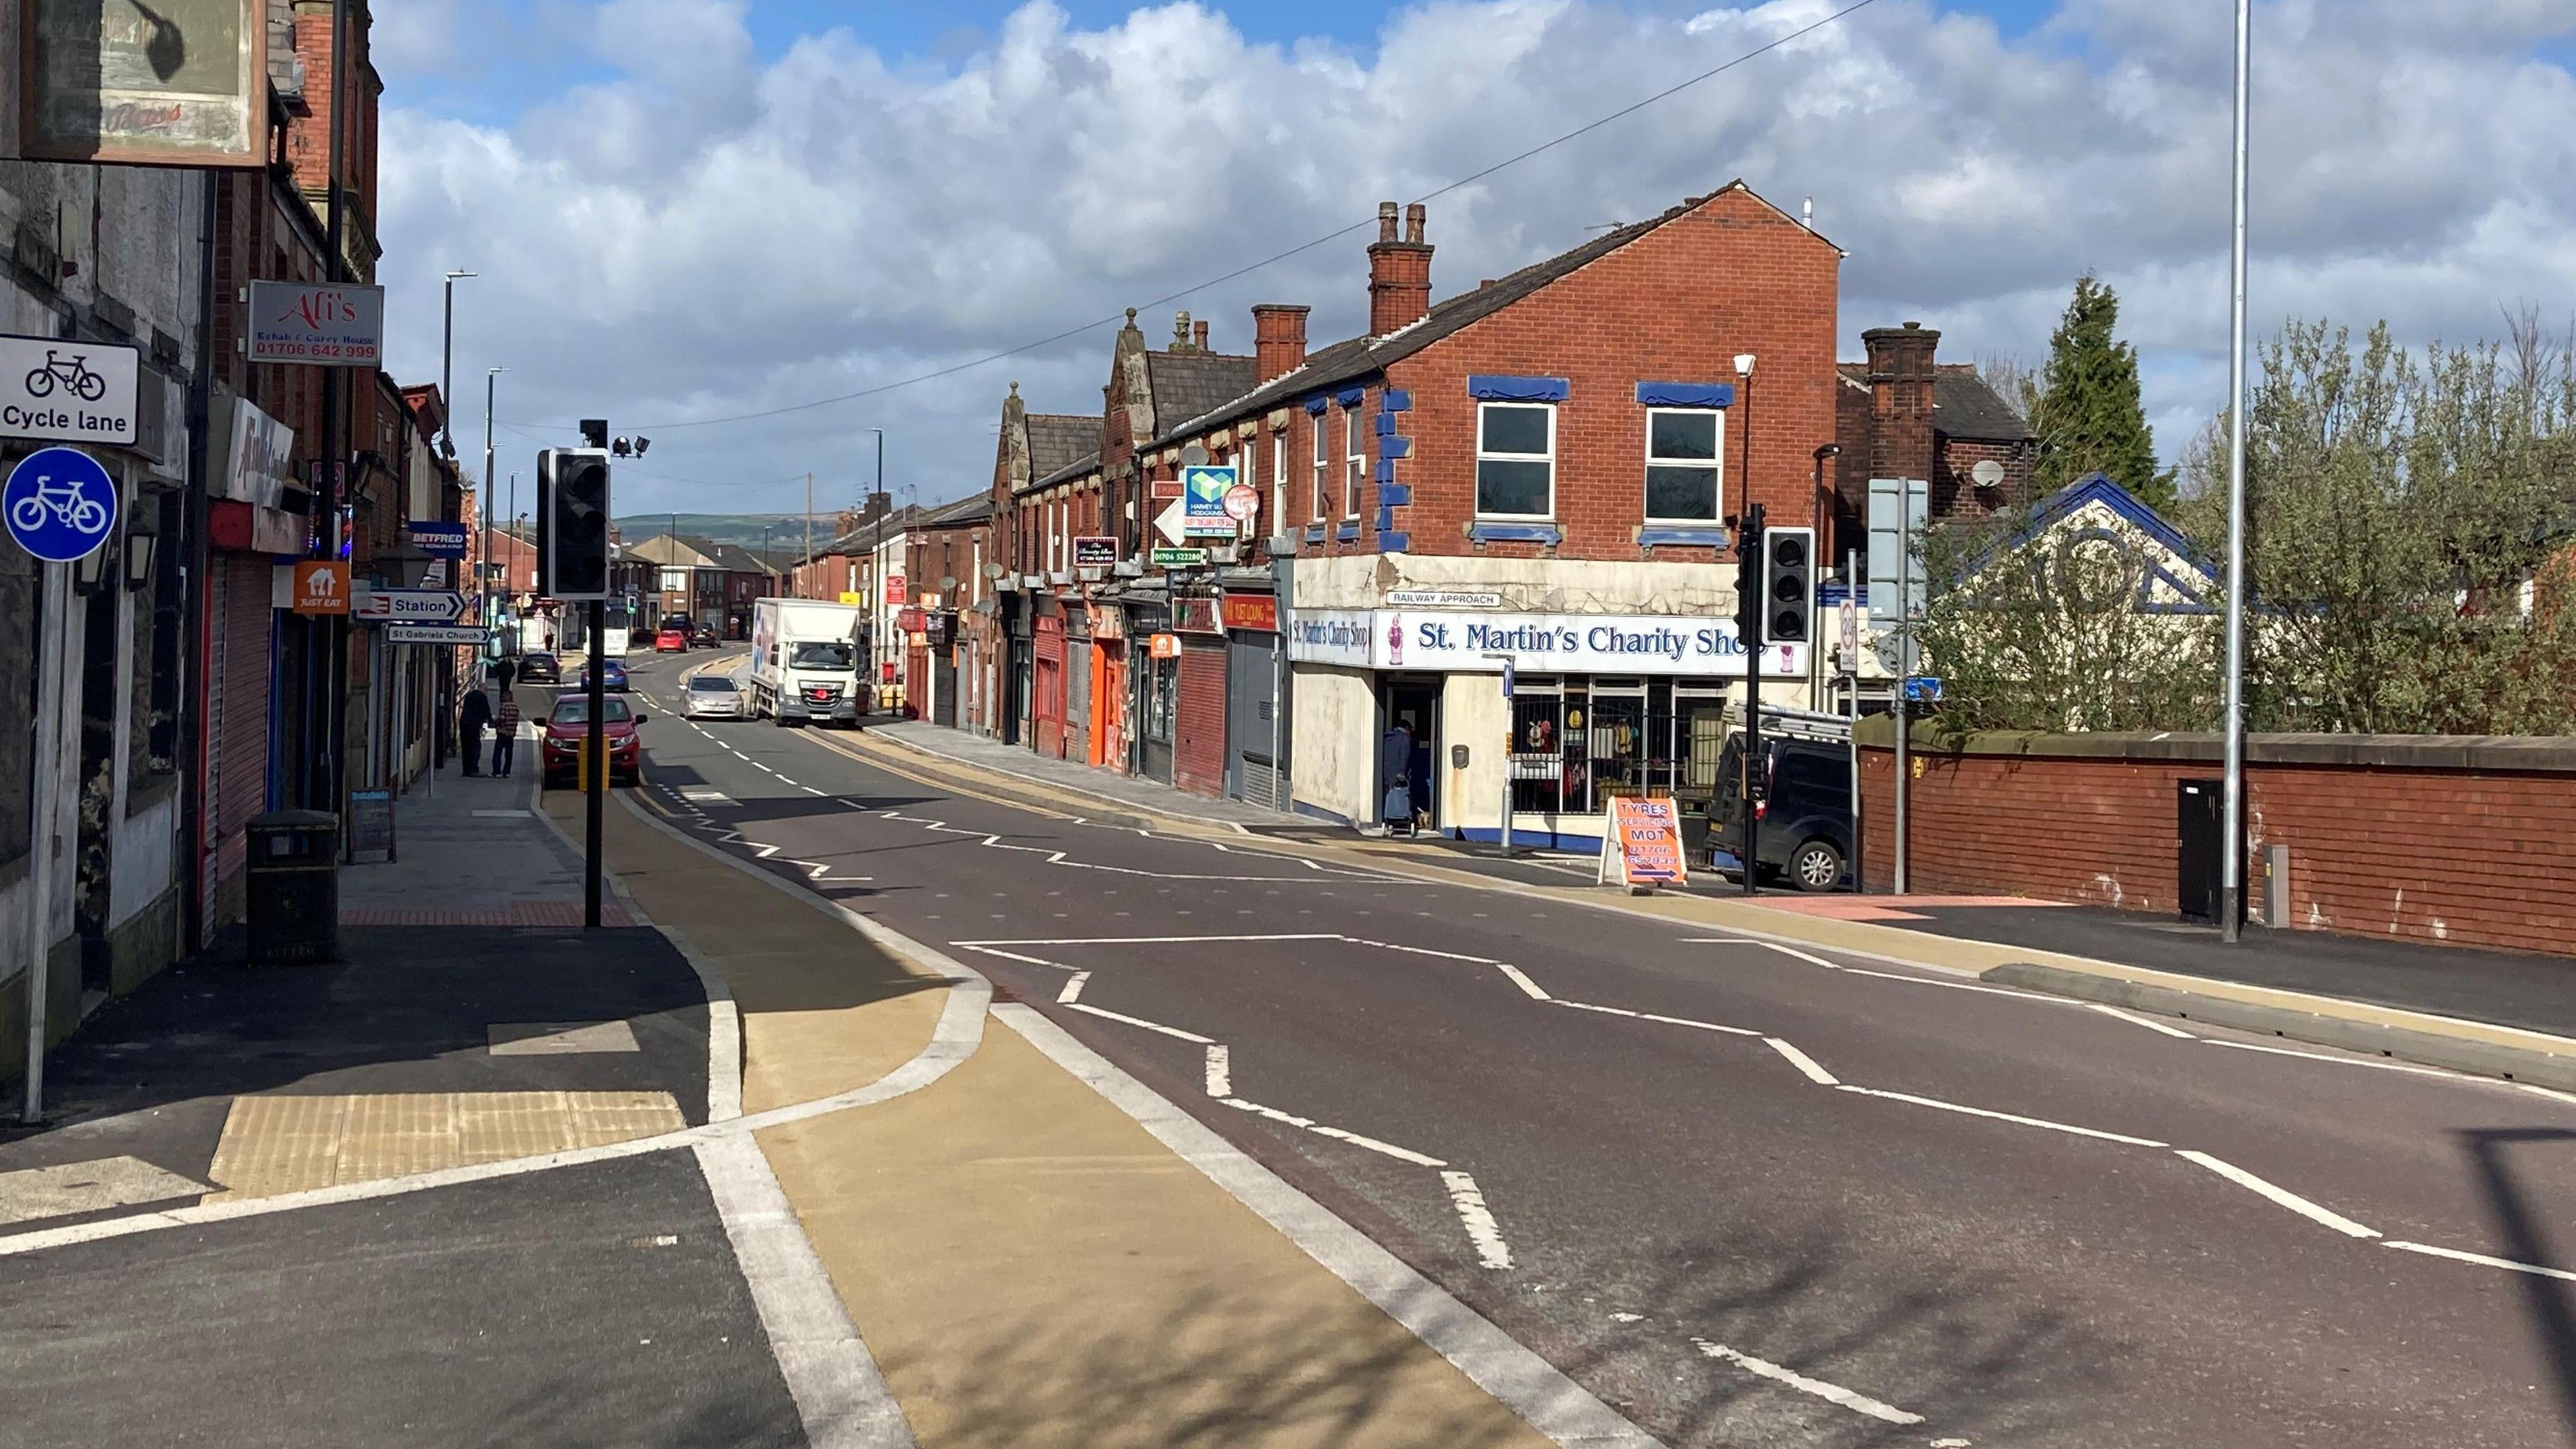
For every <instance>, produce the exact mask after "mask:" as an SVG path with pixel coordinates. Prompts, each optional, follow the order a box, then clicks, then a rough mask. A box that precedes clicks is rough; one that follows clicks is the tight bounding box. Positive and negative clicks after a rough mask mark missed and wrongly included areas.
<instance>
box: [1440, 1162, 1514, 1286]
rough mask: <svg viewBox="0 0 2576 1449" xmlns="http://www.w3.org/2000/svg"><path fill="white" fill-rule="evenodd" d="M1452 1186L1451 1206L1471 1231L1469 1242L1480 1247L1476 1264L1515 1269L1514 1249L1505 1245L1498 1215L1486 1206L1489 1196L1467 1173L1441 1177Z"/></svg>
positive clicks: (1450, 1191) (1442, 1175)
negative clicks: (1513, 1265)
mask: <svg viewBox="0 0 2576 1449" xmlns="http://www.w3.org/2000/svg"><path fill="white" fill-rule="evenodd" d="M1440 1180H1441V1181H1442V1182H1443V1183H1445V1184H1447V1185H1448V1188H1449V1203H1450V1205H1451V1206H1452V1207H1455V1208H1456V1209H1457V1210H1458V1222H1459V1224H1460V1225H1461V1226H1463V1227H1465V1228H1466V1230H1467V1241H1469V1242H1471V1243H1474V1244H1475V1245H1476V1261H1478V1262H1480V1263H1482V1264H1484V1265H1485V1266H1486V1267H1488V1268H1508V1267H1510V1266H1511V1265H1512V1250H1511V1245H1510V1244H1508V1243H1505V1242H1504V1241H1503V1230H1502V1228H1501V1227H1500V1226H1499V1225H1498V1224H1496V1223H1495V1221H1494V1214H1493V1212H1492V1210H1491V1209H1489V1208H1487V1207H1486V1206H1485V1194H1484V1192H1483V1190H1482V1189H1480V1188H1478V1187H1477V1186H1476V1179H1474V1178H1472V1177H1470V1176H1468V1175H1467V1174H1466V1173H1463V1172H1459V1171H1456V1170H1454V1169H1453V1170H1450V1171H1447V1172H1443V1173H1441V1174H1440Z"/></svg>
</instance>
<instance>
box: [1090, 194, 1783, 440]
mask: <svg viewBox="0 0 2576 1449" xmlns="http://www.w3.org/2000/svg"><path fill="white" fill-rule="evenodd" d="M1737 190H1741V191H1743V192H1744V193H1745V194H1746V195H1748V196H1754V199H1755V200H1757V201H1760V200H1761V198H1760V197H1759V196H1758V195H1755V194H1754V192H1753V189H1752V188H1751V187H1748V186H1746V185H1745V184H1744V183H1743V182H1742V181H1740V180H1738V181H1730V182H1728V183H1727V184H1726V185H1724V186H1722V187H1719V188H1718V189H1717V190H1716V191H1715V192H1712V193H1710V194H1709V196H1693V197H1688V198H1685V199H1684V200H1683V201H1682V203H1681V204H1680V205H1678V206H1674V207H1672V208H1670V209H1668V210H1666V211H1665V212H1664V213H1663V214H1661V215H1659V216H1654V217H1649V218H1647V219H1646V220H1644V221H1632V222H1630V223H1628V224H1627V225H1626V226H1622V227H1618V228H1615V229H1613V230H1611V231H1607V232H1604V233H1602V234H1601V235H1599V236H1597V237H1594V238H1593V239H1592V240H1590V241H1588V242H1585V243H1584V244H1583V245H1581V246H1579V247H1575V248H1574V249H1572V250H1571V251H1564V252H1559V253H1557V254H1556V255H1555V256H1552V257H1549V258H1548V259H1547V260H1545V261H1542V262H1533V263H1531V264H1530V265H1529V266H1526V267H1523V268H1521V269H1520V270H1519V271H1517V272H1514V273H1512V274H1511V275H1510V276H1507V277H1502V278H1498V279H1497V280H1495V281H1493V282H1491V283H1488V284H1487V285H1485V286H1482V287H1478V288H1476V289H1475V290H1474V291H1471V292H1461V293H1459V294H1458V295H1457V296H1454V297H1449V298H1446V299H1444V300H1442V301H1438V302H1434V303H1432V304H1431V310H1430V312H1429V313H1428V314H1427V315H1425V316H1424V317H1423V318H1422V320H1420V321H1418V322H1415V323H1413V324H1412V325H1410V326H1406V327H1399V328H1397V329H1396V330H1395V331H1393V332H1390V333H1388V334H1387V335H1385V336H1384V337H1353V338H1350V339H1348V340H1346V341H1342V342H1336V343H1333V344H1332V345H1331V346H1328V347H1324V348H1320V349H1317V350H1315V351H1312V352H1309V353H1307V354H1306V363H1305V365H1304V366H1303V367H1300V368H1298V369H1297V370H1296V371H1294V372H1291V373H1287V374H1285V375H1283V376H1280V377H1276V378H1273V379H1271V380H1270V381H1269V382H1268V383H1265V384H1262V385H1261V386H1260V387H1258V388H1257V389H1253V390H1252V391H1250V393H1249V394H1248V395H1237V396H1234V397H1231V398H1225V399H1219V400H1218V401H1216V402H1213V403H1210V404H1209V405H1208V406H1206V407H1204V408H1201V409H1198V410H1197V411H1187V410H1179V409H1168V410H1161V411H1160V416H1158V417H1157V419H1156V420H1157V421H1158V422H1159V421H1160V420H1161V417H1176V418H1179V419H1181V421H1180V422H1179V423H1178V424H1176V425H1173V426H1169V427H1165V428H1164V429H1163V430H1162V435H1161V436H1160V437H1157V438H1154V439H1153V440H1152V441H1150V442H1148V443H1146V444H1145V445H1144V446H1145V447H1161V446H1163V445H1164V444H1166V443H1170V442H1174V441H1177V440H1178V439H1179V438H1180V437H1181V435H1182V434H1184V433H1195V432H1198V431H1199V430H1201V429H1202V428H1204V427H1207V426H1209V425H1211V424H1215V423H1218V422H1223V421H1226V420H1228V419H1231V418H1237V417H1241V416H1244V415H1245V414H1247V413H1257V412H1264V411H1267V410H1269V409H1271V408H1274V407H1280V406H1284V405H1286V404H1288V403H1290V402H1294V401H1297V400H1300V399H1303V398H1305V397H1307V396H1308V395H1309V394H1312V393H1314V392H1316V391H1318V390H1320V389H1323V388H1328V387H1331V386H1333V385H1334V384H1336V383H1344V382H1349V381H1351V380H1353V379H1355V378H1361V377H1366V376H1367V375H1369V374H1370V373H1373V372H1376V371H1378V370H1380V369H1381V368H1384V367H1386V366H1388V365H1389V364H1391V363H1394V362H1398V361H1401V360H1402V359H1404V358H1407V357H1410V356H1412V355H1413V354H1414V353H1417V352H1420V351H1421V350H1422V349H1424V348H1426V347H1429V346H1430V345H1431V344H1433V343H1435V342H1438V341H1440V340H1441V339H1443V338H1445V337H1448V336H1450V335H1452V334H1454V333H1456V332H1458V331H1460V330H1462V329H1464V328H1466V327H1468V326H1470V325H1472V324H1474V323H1477V322H1481V321H1483V320H1484V319H1485V318H1487V317H1490V316H1492V315H1494V314H1495V313H1496V312H1499V311H1501V310H1503V309H1504V308H1505V307H1508V306H1510V305H1512V304H1513V303H1514V302H1518V301H1520V300H1521V299H1522V298H1524V297H1527V296H1529V295H1530V294H1531V293H1533V292H1536V291H1538V290H1539V289H1540V288H1542V287H1545V286H1547V285H1548V284H1549V283H1551V282H1555V281H1557V280H1559V279H1561V278H1563V277H1566V276H1568V275H1570V274H1572V273H1573V272H1575V271H1577V270H1580V269H1581V268H1583V267H1585V266H1588V265H1590V264H1591V263H1593V262H1596V261H1599V260H1600V259H1601V258H1603V257H1606V256H1608V255H1610V254H1611V253H1612V252H1615V251H1617V250H1619V249H1620V248H1621V247H1624V246H1626V245H1628V244H1629V243H1630V242H1633V241H1635V240H1637V239H1638V238H1640V237H1642V236H1645V235H1646V234H1647V233H1649V232H1652V231H1654V230H1655V229H1656V228H1658V227H1661V226H1663V225H1664V224H1665V223H1667V222H1671V221H1674V220H1677V219H1679V218H1680V217H1682V216H1685V215H1687V214H1688V213H1690V212H1692V211H1694V210H1697V209H1698V208H1699V207H1701V206H1704V205H1706V204H1707V203H1708V202H1709V200H1710V199H1711V198H1712V197H1715V196H1720V195H1723V194H1725V193H1726V192H1729V191H1737ZM1763 204H1764V205H1766V206H1768V205H1770V203H1768V202H1763ZM1772 209H1773V210H1775V211H1777V210H1778V208H1776V207H1774V208H1772ZM1782 214H1783V215H1784V216H1785V215H1786V213H1782ZM1816 240H1817V241H1818V242H1820V243H1822V244H1823V245H1826V246H1831V245H1833V243H1831V242H1828V241H1825V240H1824V238H1823V237H1821V236H1818V237H1817V238H1816ZM1162 396H1163V394H1162V386H1161V384H1160V383H1159V382H1157V383H1156V385H1155V392H1154V398H1155V402H1156V404H1157V407H1158V409H1159V408H1160V404H1161V402H1162ZM1140 451H1141V450H1140Z"/></svg>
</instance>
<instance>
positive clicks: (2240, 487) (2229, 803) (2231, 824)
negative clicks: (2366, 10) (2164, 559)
mask: <svg viewBox="0 0 2576 1449" xmlns="http://www.w3.org/2000/svg"><path fill="white" fill-rule="evenodd" d="M2252 8H2253V6H2252V0H2236V177H2235V181H2236V195H2235V206H2234V213H2235V214H2234V217H2233V236H2232V238H2231V240H2230V242H2229V251H2228V271H2229V278H2228V286H2229V294H2230V295H2229V299H2228V311H2227V341H2228V350H2227V722H2226V733H2227V752H2226V753H2227V760H2226V780H2225V782H2224V785H2223V788H2222V791H2221V793H2222V796H2223V802H2224V816H2225V818H2224V819H2223V820H2222V821H2221V822H2220V825H2219V831H2218V935H2219V939H2220V940H2222V941H2229V942H2233V941H2235V940H2236V939H2237V937H2238V935H2239V934H2240V926H2239V917H2240V916H2242V915H2243V913H2244V910H2245V902H2244V899H2243V896H2244V891H2243V889H2242V886H2241V882H2242V880H2243V877H2244V873H2245V102H2246V76H2245V62H2246V53H2247V51H2248V50H2249V49H2250V48H2251V45H2252V18H2251V11H2252ZM2272 924H2273V925H2275V926H2277V925H2279V924H2280V923H2279V922H2277V921H2276V922H2273V923H2272Z"/></svg>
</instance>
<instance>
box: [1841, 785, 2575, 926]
mask: <svg viewBox="0 0 2576 1449" xmlns="http://www.w3.org/2000/svg"><path fill="white" fill-rule="evenodd" d="M2257 754H2258V758H2257V759H2256V760H2255V761H2253V762H2252V763H2249V764H2248V766H2247V768H2246V790H2247V815H2246V820H2247V832H2248V835H2249V837H2250V840H2251V846H2250V849H2249V854H2250V855H2251V856H2252V857H2253V858H2254V860H2255V862H2256V864H2257V866H2258V867H2259V864H2260V861H2261V858H2262V853H2263V849H2264V847H2266V846H2268V845H2283V846H2287V847H2288V848H2289V852H2290V900H2289V921H2290V923H2291V924H2292V925H2294V926H2296V927H2298V928H2301V929H2317V930H2331V931H2342V932H2350V933H2353V934H2358V935H2372V936H2383V937H2386V936H2394V937H2398V938H2402V939H2415V940H2424V941H2446V942H2449V943H2451V944H2453V945H2477V946H2495V947H2504V948H2509V949H2514V950H2523V951H2540V952H2548V953H2551V954H2555V955H2571V954H2576V877H2571V876H2570V873H2569V872H2567V871H2566V870H2565V869H2564V865H2563V860H2564V854H2565V842H2566V841H2567V840H2568V839H2570V838H2571V836H2576V773H2560V772H2551V771H2520V770H2505V769H2496V770H2466V769H2435V768H2408V767H2400V766H2345V765H2309V764H2283V763H2271V762H2266V761H2263V760H2261V759H2260V758H2259V754H2260V751H2259V749H2258V751H2257ZM1915 758H1916V760H1917V761H1918V762H1919V763H1920V764H1921V766H1922V772H1921V773H1920V774H1919V775H1917V776H1916V778H1915V780H1914V790H1913V794H1912V796H1911V799H1910V804H1909V807H1908V808H1909V812H1910V814H1911V817H1912V818H1911V820H1910V822H1909V829H1908V835H1909V837H1910V839H1911V844H1912V853H1911V858H1910V859H1909V861H1908V874H1909V877H1910V878H1909V880H1908V884H1909V885H1910V886H1911V887H1912V888H1913V889H1914V890H1915V891H1918V892H1924V893H1934V894H1946V893H1954V892H1955V893H1989V892H1991V893H2007V894H2014V895H2027V896H2034V897H2038V898H2040V899H2043V900H2064V901H2082V902H2088V903H2092V904H2097V905H2114V906H2122V907H2126V908H2128V909H2132V910H2141V911H2153V912H2159V913H2170V912H2172V911H2174V910H2175V909H2176V901H2175V854H2176V849H2177V839H2176V831H2175V818H2176V817H2175V782H2176V781H2178V780H2182V779H2186V778H2194V777H2198V778H2208V779H2215V778H2217V777H2218V775H2219V773H2220V771H2219V765H2218V762H2217V761H2216V760H2215V759H2210V760H2126V759H2070V758H2062V757H2029V756H2017V755H2016V756H1998V755H1964V756H1953V755H1946V754H1939V753H1928V754H1920V755H1917V756H1916V757H1915ZM1894 777H1895V771H1894V754H1893V752H1892V751H1889V750H1884V749H1877V750H1863V751H1862V753H1861V797H1862V824H1863V830H1864V836H1863V839H1864V842H1865V844H1864V847H1863V856H1864V859H1863V866H1864V869H1865V870H1866V872H1867V874H1868V876H1869V879H1870V883H1871V887H1872V888H1873V889H1880V890H1883V889H1885V888H1886V886H1887V884H1888V881H1889V874H1890V868H1891V865H1892V863H1893V860H1894V855H1893V847H1894V841H1895V837H1894V831H1893V828H1892V826H1893V820H1892V814H1893V800H1892V795H1891V791H1890V788H1889V787H1890V785H1891V783H1892V782H1893V780H1894ZM2254 880H2255V884H2254V885H2252V886H2251V887H2250V888H2249V890H2250V892H2251V893H2253V894H2255V895H2257V896H2258V897H2259V894H2260V892H2261V890H2262V886H2261V884H2260V875H2259V870H2258V872H2257V873H2256V875H2255V876H2254ZM2258 903H2259V902H2258Z"/></svg>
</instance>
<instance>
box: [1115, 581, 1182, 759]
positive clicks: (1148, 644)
mask: <svg viewBox="0 0 2576 1449" xmlns="http://www.w3.org/2000/svg"><path fill="white" fill-rule="evenodd" d="M1127 639H1128V643H1129V649H1128V666H1129V667H1128V674H1129V675H1130V676H1131V682H1130V693H1131V696H1132V698H1131V700H1130V703H1129V705H1128V714H1129V718H1131V719H1132V720H1134V721H1135V734H1136V742H1135V762H1136V763H1135V773H1136V774H1139V775H1142V776H1144V777H1145V778H1146V779H1148V780H1153V781H1156V782H1158V783H1161V784H1165V785H1168V784H1170V783H1172V741H1173V738H1174V735H1175V730H1174V720H1175V718H1176V717H1177V716H1178V715H1179V713H1180V698H1181V636H1180V635H1178V634H1175V633H1173V632H1172V609H1171V605H1170V604H1169V603H1167V602H1164V601H1162V600H1159V599H1156V600H1150V601H1149V600H1137V599H1131V600H1129V601H1128V604H1127Z"/></svg>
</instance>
